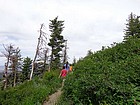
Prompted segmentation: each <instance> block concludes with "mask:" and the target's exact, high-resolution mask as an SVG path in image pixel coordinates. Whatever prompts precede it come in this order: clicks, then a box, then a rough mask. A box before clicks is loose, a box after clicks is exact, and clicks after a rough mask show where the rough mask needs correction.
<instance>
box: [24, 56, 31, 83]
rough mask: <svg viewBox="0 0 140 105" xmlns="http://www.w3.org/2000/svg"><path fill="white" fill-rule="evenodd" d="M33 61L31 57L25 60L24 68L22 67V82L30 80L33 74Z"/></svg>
mask: <svg viewBox="0 0 140 105" xmlns="http://www.w3.org/2000/svg"><path fill="white" fill-rule="evenodd" d="M31 65H32V60H31V58H29V57H26V58H25V59H24V60H23V66H22V81H25V80H29V78H30V72H31V67H32V66H31Z"/></svg>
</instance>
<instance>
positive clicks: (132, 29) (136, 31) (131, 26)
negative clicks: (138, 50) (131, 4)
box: [124, 13, 140, 40]
mask: <svg viewBox="0 0 140 105" xmlns="http://www.w3.org/2000/svg"><path fill="white" fill-rule="evenodd" d="M127 22H128V23H127V24H126V29H125V36H124V40H127V39H128V38H130V37H137V38H140V20H139V16H136V15H135V14H133V13H131V14H130V15H129V17H128V20H127Z"/></svg>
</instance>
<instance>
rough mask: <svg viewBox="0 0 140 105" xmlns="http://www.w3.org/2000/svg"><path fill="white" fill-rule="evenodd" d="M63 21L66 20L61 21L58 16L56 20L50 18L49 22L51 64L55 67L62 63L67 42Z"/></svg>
mask: <svg viewBox="0 0 140 105" xmlns="http://www.w3.org/2000/svg"><path fill="white" fill-rule="evenodd" d="M63 23H64V21H59V20H58V17H56V18H55V19H54V20H50V24H49V28H50V32H51V35H50V36H51V38H50V42H49V43H48V45H49V46H50V47H51V58H50V66H51V68H53V69H55V68H58V67H59V66H60V64H61V57H62V54H61V52H62V49H63V47H64V42H65V41H64V38H63V36H62V34H61V33H62V31H63V29H64V24H63Z"/></svg>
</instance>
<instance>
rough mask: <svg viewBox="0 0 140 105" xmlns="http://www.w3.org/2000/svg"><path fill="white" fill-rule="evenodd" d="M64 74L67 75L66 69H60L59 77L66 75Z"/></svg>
mask: <svg viewBox="0 0 140 105" xmlns="http://www.w3.org/2000/svg"><path fill="white" fill-rule="evenodd" d="M66 75H67V70H65V69H63V70H62V71H61V77H66Z"/></svg>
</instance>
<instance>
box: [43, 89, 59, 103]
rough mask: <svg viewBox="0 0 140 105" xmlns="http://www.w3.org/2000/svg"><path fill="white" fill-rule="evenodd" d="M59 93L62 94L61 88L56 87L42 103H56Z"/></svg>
mask: <svg viewBox="0 0 140 105" xmlns="http://www.w3.org/2000/svg"><path fill="white" fill-rule="evenodd" d="M61 94H62V88H60V89H58V90H57V92H55V93H54V94H52V95H50V96H49V99H48V101H44V103H43V105H56V103H57V101H58V99H59V97H60V95H61Z"/></svg>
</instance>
